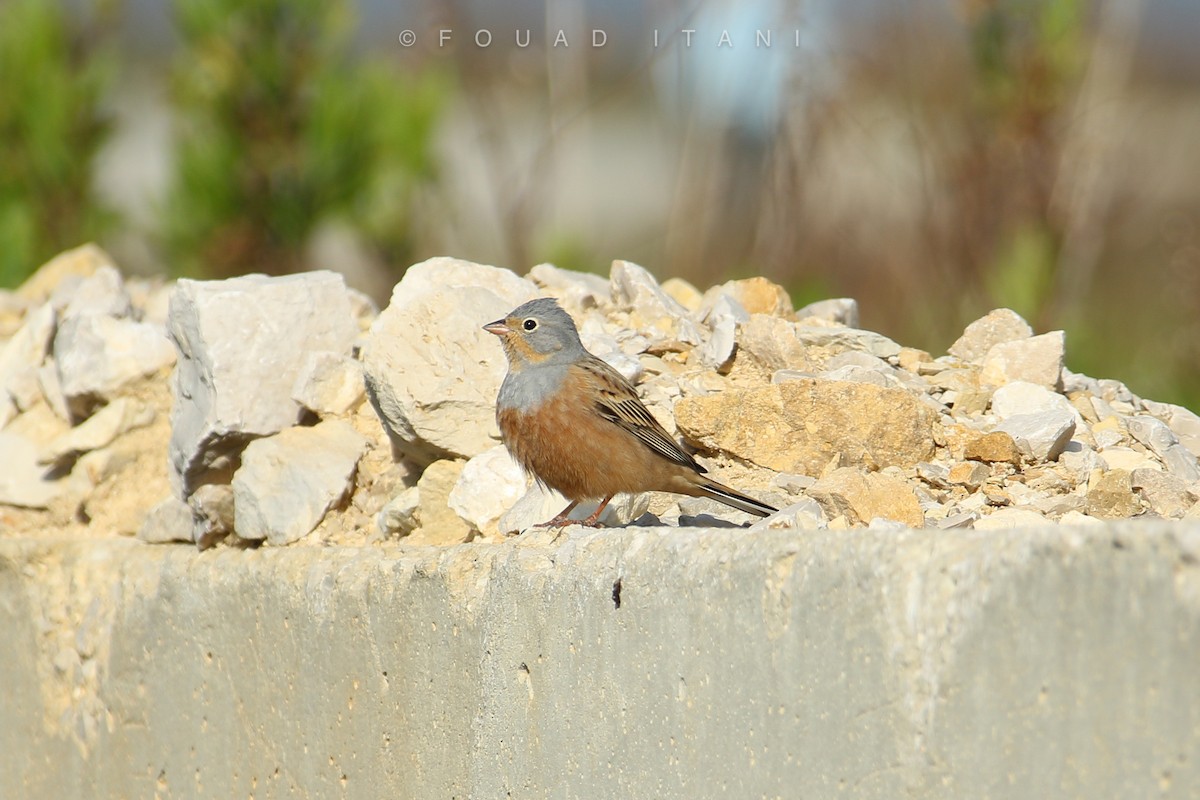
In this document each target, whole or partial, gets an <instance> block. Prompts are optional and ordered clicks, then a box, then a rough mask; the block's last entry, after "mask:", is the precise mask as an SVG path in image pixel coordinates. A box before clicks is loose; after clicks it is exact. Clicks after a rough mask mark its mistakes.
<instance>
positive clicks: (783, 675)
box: [0, 522, 1200, 798]
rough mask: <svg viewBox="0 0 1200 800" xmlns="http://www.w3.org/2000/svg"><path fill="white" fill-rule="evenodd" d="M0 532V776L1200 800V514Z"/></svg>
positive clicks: (571, 790)
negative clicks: (161, 535) (280, 539)
mask: <svg viewBox="0 0 1200 800" xmlns="http://www.w3.org/2000/svg"><path fill="white" fill-rule="evenodd" d="M551 537H552V534H551V533H548V532H540V531H539V532H534V533H529V534H525V535H523V536H521V537H518V538H516V539H511V540H508V541H505V542H502V543H499V544H491V543H473V544H465V545H459V546H454V547H447V548H435V547H412V546H406V545H402V544H401V545H397V544H391V545H385V546H377V547H330V548H316V547H302V548H262V549H259V550H238V549H235V548H216V549H214V550H211V551H207V552H197V551H196V548H195V547H193V546H189V545H179V546H170V545H162V546H148V545H145V544H142V543H140V542H137V541H132V540H128V539H124V540H121V539H108V540H91V541H84V540H53V539H46V538H38V539H19V538H8V539H2V540H0V629H2V630H3V631H4V632H5V639H6V642H5V647H4V648H2V649H0V684H2V685H3V687H4V691H3V692H2V693H0V720H3V724H0V796H2V797H55V798H60V797H83V798H87V797H138V798H143V797H144V798H148V797H219V798H229V797H254V798H264V797H311V798H326V797H355V798H360V797H368V798H369V797H420V798H452V797H458V798H467V797H474V798H501V797H506V796H510V797H516V798H528V797H534V798H538V797H555V798H560V797H561V798H567V797H587V798H608V797H612V798H631V797H636V798H641V797H647V798H648V797H667V798H671V797H680V798H685V797H686V798H695V797H738V798H741V797H747V798H748V797H754V798H757V797H830V796H845V797H856V798H896V797H934V798H941V797H945V798H958V797H972V798H982V797H990V798H1031V797H1039V798H1041V797H1128V798H1147V797H1194V796H1195V795H1196V792H1197V787H1198V786H1200V760H1198V759H1200V624H1198V623H1200V566H1198V565H1197V556H1198V555H1200V525H1198V524H1195V523H1182V522H1180V523H1156V524H1138V523H1135V522H1114V523H1110V524H1107V525H1104V526H1092V527H1088V528H1070V527H1048V528H1044V529H1034V530H995V531H986V532H984V531H971V530H961V531H960V530H956V531H905V530H896V529H881V530H866V529H856V530H848V531H829V530H820V531H797V532H792V531H787V532H764V533H759V534H754V533H747V532H746V531H743V530H697V529H689V530H680V529H645V528H629V529H619V530H608V531H600V532H593V531H586V532H584V531H582V529H579V528H572V529H569V530H568V531H567V532H566V533H564V534H563V535H562V536H561V537H559V538H558V539H557V541H553V542H552V541H551Z"/></svg>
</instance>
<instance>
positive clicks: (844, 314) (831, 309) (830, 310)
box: [796, 297, 858, 328]
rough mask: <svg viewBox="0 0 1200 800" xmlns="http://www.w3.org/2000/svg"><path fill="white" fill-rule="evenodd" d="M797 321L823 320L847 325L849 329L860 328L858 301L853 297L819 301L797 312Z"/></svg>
mask: <svg viewBox="0 0 1200 800" xmlns="http://www.w3.org/2000/svg"><path fill="white" fill-rule="evenodd" d="M796 319H797V320H800V321H804V320H814V319H817V320H823V321H825V322H835V323H837V324H839V325H845V326H846V327H847V328H857V327H858V301H857V300H855V299H853V298H851V297H836V298H831V299H829V300H818V301H817V302H815V303H809V304H808V305H806V306H804V307H803V308H800V309H797V310H796Z"/></svg>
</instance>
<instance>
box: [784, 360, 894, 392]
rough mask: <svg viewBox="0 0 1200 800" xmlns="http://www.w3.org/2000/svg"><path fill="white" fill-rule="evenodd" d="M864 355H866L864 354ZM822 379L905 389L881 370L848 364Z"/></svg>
mask: <svg viewBox="0 0 1200 800" xmlns="http://www.w3.org/2000/svg"><path fill="white" fill-rule="evenodd" d="M863 355H866V354H865V353H864V354H863ZM873 357H874V356H872V358H873ZM776 374H778V373H776ZM820 377H821V378H824V379H825V380H828V381H853V382H855V383H869V384H872V385H873V386H882V387H884V388H885V389H898V388H903V387H902V384H901V383H900V381H899V379H897V378H895V377H893V376H891V375H888V374H886V373H883V372H880V371H879V370H875V369H868V368H866V367H860V366H859V365H857V364H846V365H845V366H842V367H838V368H837V369H832V370H826V371H825V372H822V373H821V375H820ZM772 383H778V381H776V380H775V379H774V376H772Z"/></svg>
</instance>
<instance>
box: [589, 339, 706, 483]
mask: <svg viewBox="0 0 1200 800" xmlns="http://www.w3.org/2000/svg"><path fill="white" fill-rule="evenodd" d="M579 366H580V367H581V368H582V369H583V370H584V371H585V372H587V373H588V374H589V375H590V376H591V377H592V378H593V379H594V381H595V383H596V389H597V392H596V394H597V399H596V412H597V413H599V414H600V416H602V417H604V418H605V419H607V420H608V421H609V422H611V423H613V424H614V425H617V426H619V427H621V428H623V429H625V430H627V431H629V432H630V433H632V434H633V435H634V436H636V437H637V438H638V439H640V440H641V441H642V443H643V444H645V445H646V446H647V447H649V448H650V449H651V450H653V451H654V452H656V453H658V454H659V455H660V456H662V457H663V458H666V459H668V460H670V461H673V462H675V463H676V464H680V465H682V466H685V467H690V468H691V469H694V470H696V471H697V472H706V470H705V469H704V467H702V466H700V465H699V464H697V463H696V460H695V459H694V458H692V457H691V456H690V455H688V454H687V453H686V452H685V451H684V450H683V448H682V447H680V446H679V444H678V443H677V442H676V441H675V440H674V439H672V438H671V436H670V434H668V433H667V432H666V430H664V429H663V426H662V425H660V424H658V420H656V419H655V418H654V415H653V414H651V413H650V411H649V409H647V408H646V406H645V405H643V404H642V401H641V400H640V399H638V396H637V392H636V391H635V390H634V388H633V386H631V385H630V384H629V381H627V380H625V377H624V376H623V375H621V373H619V372H617V371H616V370H615V369H613V368H612V367H610V366H609V365H608V364H606V363H604V362H603V361H601V360H600V359H598V358H596V357H595V356H592V357H591V358H588V359H585V360H584V361H582V362H580V364H579Z"/></svg>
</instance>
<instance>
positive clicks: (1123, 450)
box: [1100, 447, 1162, 472]
mask: <svg viewBox="0 0 1200 800" xmlns="http://www.w3.org/2000/svg"><path fill="white" fill-rule="evenodd" d="M1100 458H1101V459H1102V461H1103V462H1104V465H1105V466H1106V467H1107V468H1108V469H1123V470H1125V471H1126V472H1133V471H1134V470H1135V469H1154V470H1159V471H1162V467H1161V465H1159V463H1158V462H1157V461H1155V460H1154V459H1153V458H1151V457H1150V456H1148V455H1146V454H1145V453H1139V452H1138V451H1137V450H1134V449H1132V448H1129V447H1106V448H1104V450H1103V452H1101V454H1100Z"/></svg>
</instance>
